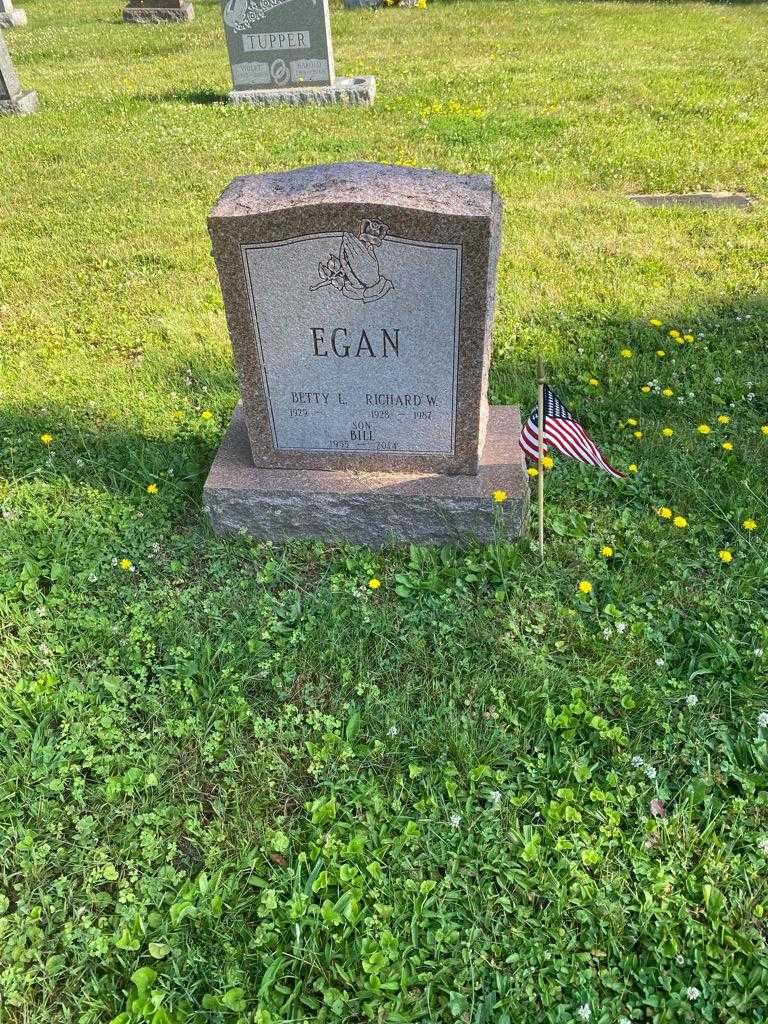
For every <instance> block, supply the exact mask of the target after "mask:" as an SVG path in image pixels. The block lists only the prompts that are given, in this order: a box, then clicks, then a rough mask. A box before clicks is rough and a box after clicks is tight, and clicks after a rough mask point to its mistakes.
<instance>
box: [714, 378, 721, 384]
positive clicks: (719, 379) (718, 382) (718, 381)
mask: <svg viewBox="0 0 768 1024" xmlns="http://www.w3.org/2000/svg"><path fill="white" fill-rule="evenodd" d="M713 383H715V384H722V383H723V378H722V377H715V379H714V382H713Z"/></svg>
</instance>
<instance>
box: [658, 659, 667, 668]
mask: <svg viewBox="0 0 768 1024" xmlns="http://www.w3.org/2000/svg"><path fill="white" fill-rule="evenodd" d="M656 665H657V666H658V667H659V668H662V667H663V666H664V665H666V662H665V661H664V659H663V658H657V659H656Z"/></svg>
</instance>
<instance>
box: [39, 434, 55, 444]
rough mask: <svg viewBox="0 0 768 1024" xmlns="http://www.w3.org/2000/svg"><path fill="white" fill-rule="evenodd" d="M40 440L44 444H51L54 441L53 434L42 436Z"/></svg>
mask: <svg viewBox="0 0 768 1024" xmlns="http://www.w3.org/2000/svg"><path fill="white" fill-rule="evenodd" d="M40 440H41V441H42V442H43V444H50V443H51V441H53V434H41V435H40Z"/></svg>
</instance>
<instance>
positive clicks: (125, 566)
mask: <svg viewBox="0 0 768 1024" xmlns="http://www.w3.org/2000/svg"><path fill="white" fill-rule="evenodd" d="M117 564H118V565H119V566H120V568H121V569H122V570H123V571H124V572H130V571H131V569H132V568H133V562H132V561H131V560H130V558H121V559H120V561H119V562H118V563H117Z"/></svg>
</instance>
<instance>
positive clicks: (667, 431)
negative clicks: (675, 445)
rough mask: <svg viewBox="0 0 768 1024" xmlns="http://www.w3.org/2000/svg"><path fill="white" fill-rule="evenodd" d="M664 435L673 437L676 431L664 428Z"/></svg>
mask: <svg viewBox="0 0 768 1024" xmlns="http://www.w3.org/2000/svg"><path fill="white" fill-rule="evenodd" d="M662 434H663V435H664V437H672V435H673V434H674V430H673V429H672V427H664V429H663V430H662Z"/></svg>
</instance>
